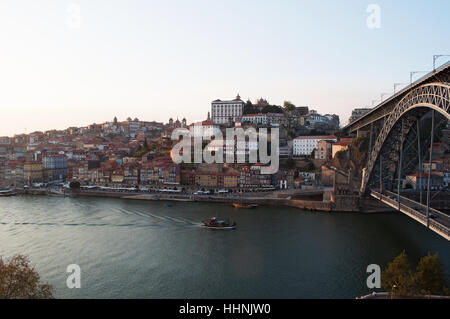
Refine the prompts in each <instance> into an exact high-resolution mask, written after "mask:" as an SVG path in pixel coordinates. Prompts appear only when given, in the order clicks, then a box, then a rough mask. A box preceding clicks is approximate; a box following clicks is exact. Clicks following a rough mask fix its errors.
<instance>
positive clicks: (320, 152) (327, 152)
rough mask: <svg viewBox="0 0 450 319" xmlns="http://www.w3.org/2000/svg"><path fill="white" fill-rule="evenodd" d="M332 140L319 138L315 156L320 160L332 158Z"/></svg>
mask: <svg viewBox="0 0 450 319" xmlns="http://www.w3.org/2000/svg"><path fill="white" fill-rule="evenodd" d="M332 147H333V141H330V140H320V141H319V142H318V143H317V152H316V153H315V158H316V159H320V160H329V159H331V158H332Z"/></svg>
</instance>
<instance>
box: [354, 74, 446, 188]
mask: <svg viewBox="0 0 450 319" xmlns="http://www.w3.org/2000/svg"><path fill="white" fill-rule="evenodd" d="M429 110H435V111H437V112H439V113H441V114H442V115H444V116H445V117H446V118H447V120H449V121H450V113H449V112H450V83H442V82H433V83H428V84H424V85H422V86H420V87H417V88H416V89H414V90H412V91H411V92H409V93H408V94H407V95H406V96H405V97H404V98H403V99H402V100H400V102H399V103H398V104H397V105H396V106H395V107H394V109H393V110H392V112H391V113H390V115H389V116H388V117H387V119H386V120H385V122H384V125H383V127H382V129H381V131H380V133H379V135H378V137H377V140H376V142H375V144H374V147H373V149H372V151H371V152H370V156H369V160H368V163H367V167H366V168H365V170H364V171H363V177H362V183H361V195H365V194H367V191H368V189H369V188H370V184H371V183H372V181H373V176H372V175H374V174H373V172H374V169H375V167H376V165H377V162H378V161H379V157H380V155H381V154H386V156H387V157H388V161H390V165H391V167H390V169H389V170H388V173H389V174H390V176H391V178H393V175H394V174H395V168H393V165H395V163H396V162H397V160H398V158H399V149H400V147H402V143H403V142H404V139H402V138H401V136H406V135H407V134H408V133H409V131H410V130H411V127H412V126H413V125H414V123H415V121H416V120H417V119H420V117H422V116H423V115H424V114H425V113H427V112H428V111H429ZM383 156H384V155H383ZM382 160H384V157H383V158H382ZM386 164H388V163H386ZM380 166H381V165H380ZM380 169H381V167H380ZM382 174H383V172H382V171H379V175H380V176H381V175H382Z"/></svg>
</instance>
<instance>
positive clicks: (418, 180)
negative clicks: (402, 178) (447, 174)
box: [405, 173, 444, 190]
mask: <svg viewBox="0 0 450 319" xmlns="http://www.w3.org/2000/svg"><path fill="white" fill-rule="evenodd" d="M408 185H410V187H412V188H413V189H416V190H420V189H422V190H427V188H428V174H425V173H423V174H411V175H407V176H406V184H405V186H406V187H408ZM443 185H444V177H443V176H442V175H437V174H431V179H430V187H431V189H432V190H434V189H439V188H440V187H441V186H443Z"/></svg>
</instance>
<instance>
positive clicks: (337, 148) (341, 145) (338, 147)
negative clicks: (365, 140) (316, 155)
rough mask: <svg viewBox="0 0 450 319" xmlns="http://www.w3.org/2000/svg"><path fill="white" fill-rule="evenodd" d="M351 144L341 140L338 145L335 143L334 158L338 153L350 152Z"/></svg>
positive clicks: (333, 147) (333, 148)
mask: <svg viewBox="0 0 450 319" xmlns="http://www.w3.org/2000/svg"><path fill="white" fill-rule="evenodd" d="M350 144H352V142H351V141H348V140H341V141H339V142H338V143H334V144H333V146H332V150H333V151H332V155H331V156H332V158H334V156H335V155H336V153H338V152H342V151H346V150H348V146H349V145H350Z"/></svg>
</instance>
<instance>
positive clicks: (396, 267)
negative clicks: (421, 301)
mask: <svg viewBox="0 0 450 319" xmlns="http://www.w3.org/2000/svg"><path fill="white" fill-rule="evenodd" d="M381 285H382V286H383V288H384V289H386V290H387V291H389V292H391V293H392V294H394V295H397V296H408V295H411V291H412V287H413V280H412V271H411V266H410V263H409V261H408V256H407V255H406V252H405V251H403V252H402V253H401V254H400V255H398V256H397V257H396V258H395V259H394V260H393V261H392V262H391V263H390V264H389V265H388V267H387V268H386V270H385V271H384V272H383V273H382V274H381Z"/></svg>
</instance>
